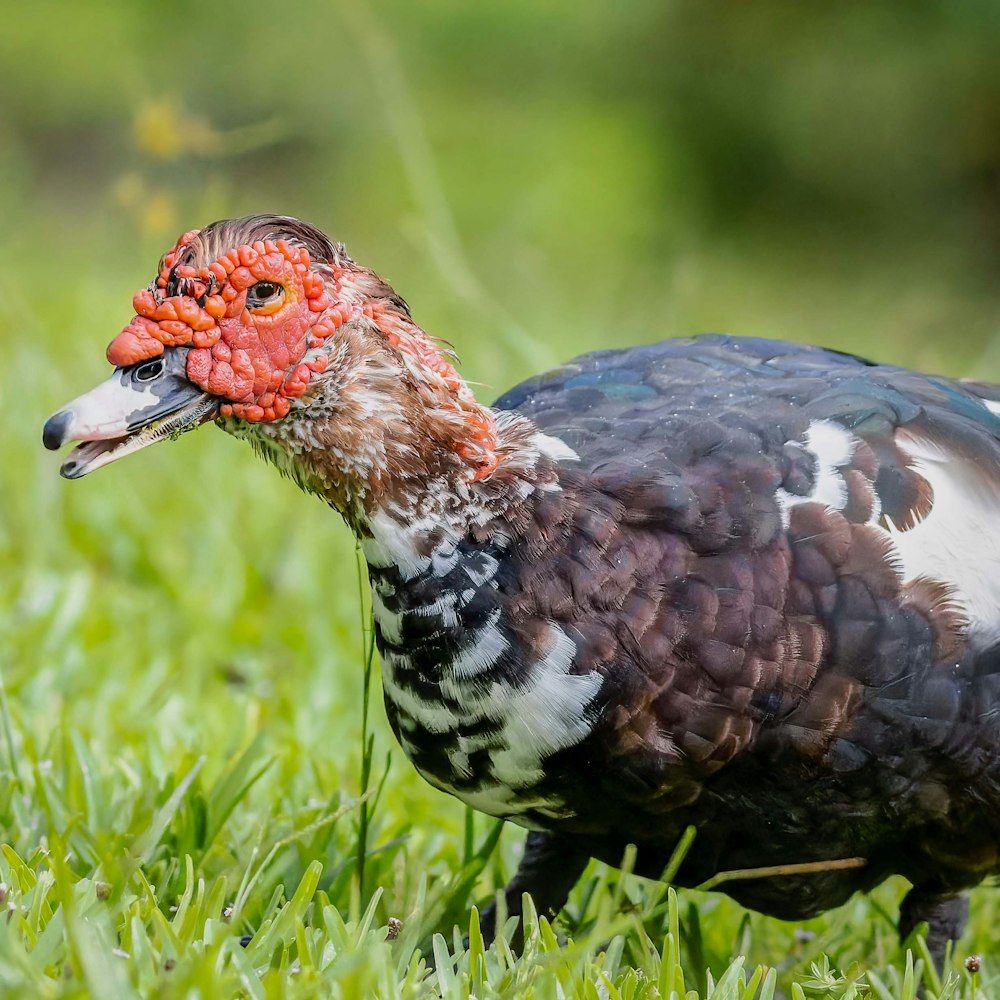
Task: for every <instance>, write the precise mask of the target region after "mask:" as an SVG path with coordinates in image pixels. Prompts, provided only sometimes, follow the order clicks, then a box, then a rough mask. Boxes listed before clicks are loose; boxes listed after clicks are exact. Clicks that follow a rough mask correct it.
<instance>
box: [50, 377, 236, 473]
mask: <svg viewBox="0 0 1000 1000" xmlns="http://www.w3.org/2000/svg"><path fill="white" fill-rule="evenodd" d="M217 410H218V401H217V400H216V399H213V398H212V397H211V396H209V395H207V394H206V395H203V396H202V397H201V398H200V399H198V400H195V402H194V403H192V404H191V405H189V406H187V407H185V408H184V409H182V410H179V411H177V412H176V413H173V414H171V415H170V416H168V417H166V418H164V419H163V420H159V421H156V422H155V423H152V424H147V425H146V426H145V427H141V428H140V429H139V430H137V431H135V432H134V433H132V434H125V435H123V436H122V437H116V438H105V439H102V440H98V441H85V442H84V443H83V444H80V445H78V446H77V447H76V448H74V449H73V451H71V452H70V454H69V457H68V458H67V459H66V461H65V462H63V464H62V467H61V468H60V469H59V474H60V475H61V476H63V477H64V478H65V479H81V478H83V476H85V475H87V473H89V472H93V471H94V470H95V469H100V468H101V467H102V466H104V465H110V464H111V463H112V462H115V461H117V460H118V459H119V458H124V457H125V456H126V455H132V454H134V453H135V452H137V451H141V450H142V449H143V448H148V447H149V446H150V445H151V444H156V442H157V441H163V440H164V439H165V438H171V437H175V436H176V435H178V434H182V433H183V432H184V431H187V430H193V429H194V428H195V427H198V426H200V425H201V424H203V423H205V422H206V421H208V420H211V419H213V418H214V417H215V415H216V412H217Z"/></svg>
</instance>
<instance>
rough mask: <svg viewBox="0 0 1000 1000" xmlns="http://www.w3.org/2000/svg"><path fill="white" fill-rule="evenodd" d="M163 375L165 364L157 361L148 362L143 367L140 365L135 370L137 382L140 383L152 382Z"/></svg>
mask: <svg viewBox="0 0 1000 1000" xmlns="http://www.w3.org/2000/svg"><path fill="white" fill-rule="evenodd" d="M162 374H163V362H162V361H160V360H159V359H157V360H156V361H147V362H146V363H145V364H143V365H139V367H138V368H136V370H135V377H136V380H137V381H139V382H152V381H153V379H154V378H159V377H160V375H162Z"/></svg>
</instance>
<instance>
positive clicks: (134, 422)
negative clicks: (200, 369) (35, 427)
mask: <svg viewBox="0 0 1000 1000" xmlns="http://www.w3.org/2000/svg"><path fill="white" fill-rule="evenodd" d="M187 354H188V352H187V350H186V349H184V348H167V349H166V350H164V351H163V353H162V354H161V355H159V356H158V357H155V358H151V359H149V360H147V361H142V362H139V363H138V364H135V365H129V366H127V367H122V368H116V369H115V372H114V374H113V375H112V376H111V377H110V378H109V379H107V380H106V381H104V382H102V383H101V384H100V385H98V386H97V387H96V388H94V389H91V390H90V392H87V393H84V395H82V396H80V397H79V398H77V399H75V400H73V402H72V403H70V404H69V405H68V406H65V407H63V408H62V409H61V410H60V411H59V412H58V413H55V414H53V415H52V416H51V417H49V419H48V420H47V421H46V423H45V427H44V429H43V430H42V441H43V443H44V444H45V447H46V448H48V449H49V450H50V451H55V450H56V449H58V448H61V447H62V446H63V445H64V444H67V443H68V442H70V441H80V442H82V443H81V444H80V445H79V446H78V447H77V448H75V449H74V450H73V452H72V453H71V454H70V455H69V457H68V458H67V459H66V461H65V462H64V463H63V466H62V468H61V469H60V470H59V471H60V473H61V474H62V475H63V476H64V477H65V478H66V479H80V478H82V477H83V476H85V475H87V474H88V473H89V472H93V471H94V470H95V469H100V468H101V467H102V466H105V465H110V464H111V463H112V462H117V461H118V459H119V458H124V457H125V456H126V455H131V454H133V453H134V452H137V451H141V450H142V449H143V448H148V447H149V446H150V445H151V444H156V442H157V441H163V440H164V439H165V438H171V437H175V436H176V435H178V434H181V433H182V432H184V431H186V430H191V429H193V428H195V427H198V426H199V425H200V424H203V423H205V422H206V421H207V420H212V419H214V417H215V416H216V415H217V414H218V411H219V402H220V400H219V398H218V397H217V396H212V395H209V394H208V393H206V392H204V390H202V389H201V388H200V387H199V386H197V385H195V384H194V383H192V382H191V381H190V380H189V379H188V377H187V371H186V367H187Z"/></svg>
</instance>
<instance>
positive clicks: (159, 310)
mask: <svg viewBox="0 0 1000 1000" xmlns="http://www.w3.org/2000/svg"><path fill="white" fill-rule="evenodd" d="M198 232H199V231H198V230H192V231H191V232H189V233H185V234H184V235H183V236H182V237H181V238H180V240H179V241H178V242H177V244H176V246H175V247H174V248H173V249H172V250H171V251H170V252H169V253H168V254H166V255H165V256H164V258H163V261H162V263H161V266H160V273H159V276H158V277H157V279H156V281H155V282H154V284H153V285H152V286H150V287H149V288H144V289H142V290H141V291H139V292H137V293H136V295H135V298H134V299H133V300H132V301H133V306H134V307H135V311H136V314H137V315H136V316H135V318H134V319H133V320H132V322H131V323H129V324H128V326H126V327H125V329H124V330H123V331H122V332H121V333H120V334H119V335H118V336H117V337H116V338H115V339H114V340H113V341H112V342H111V345H110V346H109V347H108V360H109V361H110V362H111V363H112V364H114V365H132V364H136V363H137V362H139V361H144V360H147V359H149V358H154V357H156V356H158V355H160V354H162V353H163V349H164V347H185V346H189V347H190V348H191V351H190V353H189V354H188V357H187V375H188V378H189V379H190V380H191V381H192V382H193V383H195V384H196V385H198V386H200V387H201V388H202V389H204V390H205V391H206V392H209V393H211V394H212V395H214V396H219V397H221V398H222V399H224V400H225V402H224V403H223V404H222V405H221V407H220V413H221V414H222V415H223V416H229V415H230V414H232V415H234V416H237V417H241V418H242V419H244V420H248V421H269V420H277V419H280V418H281V417H283V416H285V415H286V414H287V413H288V411H289V409H290V406H291V403H290V400H291V399H294V398H295V397H297V396H301V395H302V394H303V393H304V392H305V389H306V386H307V385H308V384H309V380H310V378H311V377H312V376H313V375H314V374H316V373H319V372H322V371H323V370H324V369H325V368H326V365H327V357H326V355H324V354H318V355H314V356H313V357H312V358H310V359H309V360H303V359H304V358H305V355H306V352H307V351H308V350H309V349H310V348H315V347H319V346H320V345H322V343H323V342H324V341H325V340H326V338H327V337H329V336H330V335H331V334H332V333H333V332H334V331H335V330H336V329H337V327H338V326H340V325H341V323H343V322H344V320H345V319H346V316H345V315H344V314H343V310H341V309H338V308H334V305H335V304H334V302H333V301H332V299H331V298H330V295H329V293H328V292H327V289H326V286H325V284H324V281H323V278H322V276H321V275H320V274H318V273H316V272H315V271H313V270H312V269H311V267H310V265H311V263H312V260H311V257H310V255H309V251H308V250H306V249H305V247H302V246H298V245H295V244H292V243H289V242H287V241H286V240H276V241H274V240H257V241H255V242H254V243H251V244H245V245H242V246H238V247H236V248H234V249H232V250H230V251H229V252H228V253H226V254H224V255H223V256H222V257H220V258H219V259H218V260H215V261H213V262H212V263H211V264H209V265H207V266H204V267H194V266H192V265H190V264H183V263H179V261H180V260H182V259H183V255H184V250H185V248H186V247H187V246H188V245H189V244H190V243H191V242H192V241H193V240H194V239H195V238H196V237H197V236H198ZM300 362H301V363H300Z"/></svg>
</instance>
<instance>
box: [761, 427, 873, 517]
mask: <svg viewBox="0 0 1000 1000" xmlns="http://www.w3.org/2000/svg"><path fill="white" fill-rule="evenodd" d="M856 444H857V439H856V438H855V437H854V435H853V434H851V432H850V431H849V430H847V429H846V428H845V427H841V426H840V424H838V423H835V422H834V421H833V420H814V421H813V422H812V423H811V424H810V425H809V427H808V429H807V430H806V432H805V434H804V435H803V446H804V447H805V448H806V450H807V451H809V452H810V453H811V454H812V456H813V458H814V459H815V460H816V481H815V484H814V486H813V491H812V493H810V494H808V496H797V495H796V494H794V493H789V492H788V491H787V490H784V489H780V488H779V489H778V490H777V491H776V493H775V497H776V498H777V501H778V505H779V506H780V508H781V519H782V523H783V524H784V526H785V527H786V528H787V527H788V523H789V519H790V514H791V509H792V508H793V507H796V506H798V505H799V504H803V503H821V504H825V505H826V506H827V507H832V508H833V509H834V510H843V509H844V507H845V506H846V505H847V483H845V482H844V474H843V471H842V470H843V469H844V468H845V467H846V466H848V465H850V462H851V456H852V455H853V454H854V449H855V446H856ZM872 520H873V521H877V520H878V511H876V512H875V514H874V516H873V518H872Z"/></svg>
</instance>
